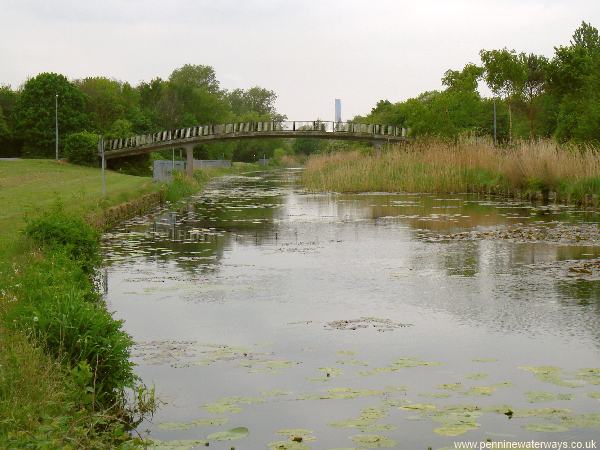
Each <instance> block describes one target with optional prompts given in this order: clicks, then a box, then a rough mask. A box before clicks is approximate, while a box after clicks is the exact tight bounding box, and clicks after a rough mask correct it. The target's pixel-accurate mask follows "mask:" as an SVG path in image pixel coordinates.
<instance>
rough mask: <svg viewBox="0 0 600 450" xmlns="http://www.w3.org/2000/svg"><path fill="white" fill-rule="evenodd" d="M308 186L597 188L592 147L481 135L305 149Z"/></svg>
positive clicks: (584, 191) (591, 194) (584, 193)
mask: <svg viewBox="0 0 600 450" xmlns="http://www.w3.org/2000/svg"><path fill="white" fill-rule="evenodd" d="M302 181H303V184H304V185H305V186H306V187H307V188H308V189H311V190H327V191H336V192H368V191H386V192H400V191H402V192H437V193H452V192H480V193H495V194H511V195H515V194H527V195H532V194H533V195H542V196H544V197H546V196H547V195H548V194H549V193H550V192H553V193H555V194H556V198H560V199H565V200H572V201H585V200H586V199H587V200H588V201H589V200H590V198H594V199H595V198H596V197H597V196H598V194H600V157H599V153H598V151H597V150H596V149H594V148H592V147H585V148H581V147H578V148H574V147H573V148H566V147H561V146H559V145H558V144H557V143H555V142H553V141H539V142H533V143H529V142H522V143H518V144H517V145H515V146H513V147H511V148H498V147H495V146H494V145H493V144H492V143H491V142H489V141H486V140H476V139H468V140H462V141H459V142H458V143H448V142H443V141H421V142H415V143H412V144H406V145H401V146H394V147H390V148H388V149H387V150H384V151H383V152H382V153H381V155H379V156H377V155H373V154H365V153H360V152H358V151H350V152H340V153H333V154H329V155H315V156H312V157H311V158H310V159H309V160H308V162H307V164H306V168H305V171H304V173H303V176H302Z"/></svg>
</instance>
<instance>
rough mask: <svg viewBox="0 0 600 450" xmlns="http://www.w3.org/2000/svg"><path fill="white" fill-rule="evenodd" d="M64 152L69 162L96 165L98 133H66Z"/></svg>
mask: <svg viewBox="0 0 600 450" xmlns="http://www.w3.org/2000/svg"><path fill="white" fill-rule="evenodd" d="M64 153H65V156H66V158H67V160H68V161H69V162H70V163H73V164H79V165H82V166H98V135H97V134H95V133H90V132H88V131H81V132H79V133H71V134H69V135H67V137H66V138H65V150H64Z"/></svg>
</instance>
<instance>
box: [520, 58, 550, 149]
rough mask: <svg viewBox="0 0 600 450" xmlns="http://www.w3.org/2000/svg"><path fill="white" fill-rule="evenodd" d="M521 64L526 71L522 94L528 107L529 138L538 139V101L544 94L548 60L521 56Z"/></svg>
mask: <svg viewBox="0 0 600 450" xmlns="http://www.w3.org/2000/svg"><path fill="white" fill-rule="evenodd" d="M519 63H520V64H521V65H522V66H523V68H524V70H525V81H524V83H523V85H522V91H521V92H520V95H521V97H522V98H523V100H524V102H525V104H526V105H527V118H528V119H529V136H530V138H531V139H534V138H535V137H536V125H535V119H536V115H537V108H536V99H537V98H539V96H540V95H541V94H542V93H543V92H544V90H545V87H546V75H547V71H548V58H546V57H545V56H540V55H535V54H533V53H530V54H525V53H520V54H519Z"/></svg>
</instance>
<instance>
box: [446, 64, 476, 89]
mask: <svg viewBox="0 0 600 450" xmlns="http://www.w3.org/2000/svg"><path fill="white" fill-rule="evenodd" d="M483 73H484V70H483V67H480V66H476V65H475V64H467V65H466V66H465V67H464V68H463V70H461V71H458V70H447V71H446V73H444V77H443V78H442V84H443V85H444V86H446V87H447V88H448V90H452V91H459V92H476V91H477V86H478V82H479V79H480V78H481V77H482V76H483Z"/></svg>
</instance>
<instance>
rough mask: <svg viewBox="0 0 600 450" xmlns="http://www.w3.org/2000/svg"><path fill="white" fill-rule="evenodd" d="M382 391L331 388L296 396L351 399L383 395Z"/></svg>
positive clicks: (316, 398)
mask: <svg viewBox="0 0 600 450" xmlns="http://www.w3.org/2000/svg"><path fill="white" fill-rule="evenodd" d="M384 393H385V392H384V391H376V390H373V389H354V388H345V387H339V388H332V389H328V390H327V391H326V392H324V393H320V394H302V395H299V396H298V400H337V399H352V398H358V397H371V396H379V395H383V394H384Z"/></svg>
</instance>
